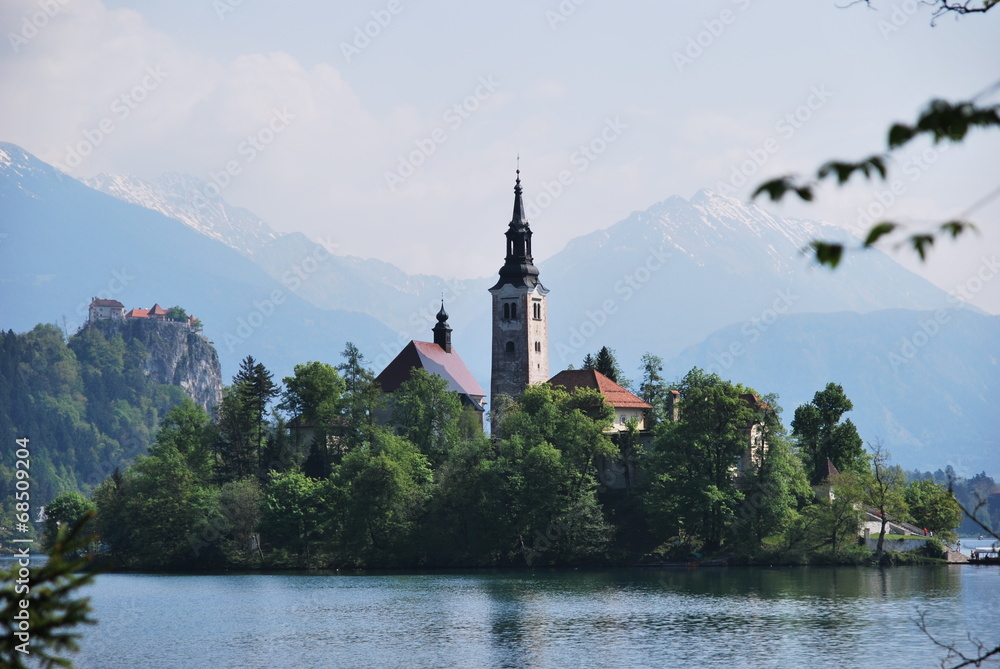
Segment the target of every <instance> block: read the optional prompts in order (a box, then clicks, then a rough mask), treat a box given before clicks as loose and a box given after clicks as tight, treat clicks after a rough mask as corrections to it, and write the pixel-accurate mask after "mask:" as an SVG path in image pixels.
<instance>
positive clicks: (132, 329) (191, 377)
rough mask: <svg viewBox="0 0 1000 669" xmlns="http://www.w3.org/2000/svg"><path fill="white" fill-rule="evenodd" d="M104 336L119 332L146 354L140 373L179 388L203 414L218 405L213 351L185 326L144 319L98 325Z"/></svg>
mask: <svg viewBox="0 0 1000 669" xmlns="http://www.w3.org/2000/svg"><path fill="white" fill-rule="evenodd" d="M98 324H99V327H100V328H101V330H103V331H104V334H105V336H107V335H110V334H111V333H112V332H120V333H121V335H122V338H123V339H124V340H125V341H126V342H128V341H129V340H133V339H135V340H138V341H140V342H141V343H142V344H143V346H145V348H146V351H147V353H148V354H149V355H148V357H147V358H146V361H145V362H144V363H143V371H145V373H146V375H147V376H150V377H151V378H152V379H153V380H155V381H156V382H157V383H169V384H172V385H175V386H180V387H181V388H183V389H184V390H185V391H186V392H187V394H188V395H189V396H190V397H191V399H192V400H194V401H195V402H196V403H198V404H200V405H201V406H202V407H204V409H205V410H206V411H211V410H212V407H214V406H217V405H218V404H219V403H220V402H222V367H221V366H220V365H219V355H218V353H216V351H215V347H213V346H212V344H211V343H209V341H208V340H207V339H205V337H203V336H202V335H200V334H198V333H197V332H194V331H193V330H191V328H189V327H188V326H187V324H186V323H174V322H171V321H156V320H147V319H132V318H129V319H126V320H106V321H98Z"/></svg>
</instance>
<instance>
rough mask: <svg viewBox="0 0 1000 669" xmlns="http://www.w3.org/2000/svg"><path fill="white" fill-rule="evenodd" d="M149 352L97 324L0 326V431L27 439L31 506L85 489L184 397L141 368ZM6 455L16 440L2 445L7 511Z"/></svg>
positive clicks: (146, 439)
mask: <svg viewBox="0 0 1000 669" xmlns="http://www.w3.org/2000/svg"><path fill="white" fill-rule="evenodd" d="M147 356H148V352H147V351H146V349H145V348H144V346H143V344H142V343H141V342H139V341H137V340H131V341H128V342H126V341H125V340H123V339H122V337H121V335H120V334H114V335H113V336H110V337H106V336H105V335H104V333H102V331H101V330H100V329H98V328H84V329H82V330H81V331H80V332H78V333H77V334H75V335H73V336H72V337H70V338H69V340H68V341H67V340H66V338H65V337H64V335H63V333H62V331H61V330H59V329H58V328H57V327H56V326H54V325H38V326H36V327H35V328H34V329H33V330H31V331H30V332H26V333H24V334H15V333H14V332H12V331H8V332H6V333H3V334H0V439H2V440H3V443H4V444H5V445H8V446H9V445H12V444H13V443H14V440H15V439H17V438H21V437H29V438H30V440H31V441H30V444H31V453H32V458H31V495H32V499H31V504H32V507H33V508H36V509H37V508H40V507H41V506H42V505H44V504H46V503H48V502H49V501H50V500H52V499H53V498H54V497H56V495H58V494H59V493H62V492H70V491H76V492H84V493H89V492H90V491H91V490H93V488H94V486H96V485H98V484H99V483H101V482H102V481H103V480H104V479H105V478H106V477H107V476H108V474H109V473H110V472H111V471H113V470H114V468H115V467H124V466H125V465H126V464H128V463H129V462H131V461H132V460H133V459H134V458H135V457H136V456H137V455H139V454H141V453H145V452H146V451H147V449H148V448H149V446H150V444H151V443H152V440H153V432H154V431H155V428H156V426H157V425H158V424H159V423H160V421H161V420H162V419H163V416H164V415H165V414H166V413H167V411H169V410H170V409H171V408H172V407H174V406H176V405H177V404H179V403H180V402H181V400H182V399H183V398H184V397H185V394H184V391H183V390H182V389H181V388H179V387H176V386H170V385H162V384H157V383H155V382H153V381H152V380H150V379H149V378H148V377H147V376H145V375H144V374H143V371H142V370H143V363H144V361H145V359H146V358H147ZM13 458H14V449H13V448H11V447H4V448H0V510H2V511H3V512H4V517H7V513H8V512H10V511H11V509H10V508H9V506H10V501H11V500H13V499H14V490H13V483H14V481H15V480H16V479H15V477H14V476H13V472H12V467H13V464H14V462H13ZM0 538H3V537H0Z"/></svg>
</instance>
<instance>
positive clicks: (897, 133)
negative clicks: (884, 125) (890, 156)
mask: <svg viewBox="0 0 1000 669" xmlns="http://www.w3.org/2000/svg"><path fill="white" fill-rule="evenodd" d="M916 134H917V131H916V130H915V129H913V128H911V127H910V126H908V125H903V124H902V123H895V124H893V126H892V127H891V128H889V148H890V149H895V148H898V147H900V146H902V145H903V144H906V143H907V142H908V141H910V140H911V139H913V138H914V137H915V136H916Z"/></svg>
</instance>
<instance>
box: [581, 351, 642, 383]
mask: <svg viewBox="0 0 1000 669" xmlns="http://www.w3.org/2000/svg"><path fill="white" fill-rule="evenodd" d="M581 369H595V370H597V371H598V372H600V373H601V374H603V375H604V376H606V377H608V378H609V379H611V380H612V381H614V382H615V383H617V384H618V385H620V386H624V387H626V388H628V387H630V386H631V385H632V382H631V381H629V380H628V379H626V378H625V374H623V373H622V368H621V366H620V365H619V364H618V359H617V358H615V352H614V351H613V350H612V349H610V348H608V347H607V346H602V347H601V350H599V351H598V352H597V354H596V355H590V354H589V353H588V354H587V355H586V357H584V359H583V366H582V367H581Z"/></svg>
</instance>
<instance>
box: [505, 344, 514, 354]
mask: <svg viewBox="0 0 1000 669" xmlns="http://www.w3.org/2000/svg"><path fill="white" fill-rule="evenodd" d="M504 352H506V353H507V354H508V355H514V342H512V341H509V342H507V345H506V346H505V347H504Z"/></svg>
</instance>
